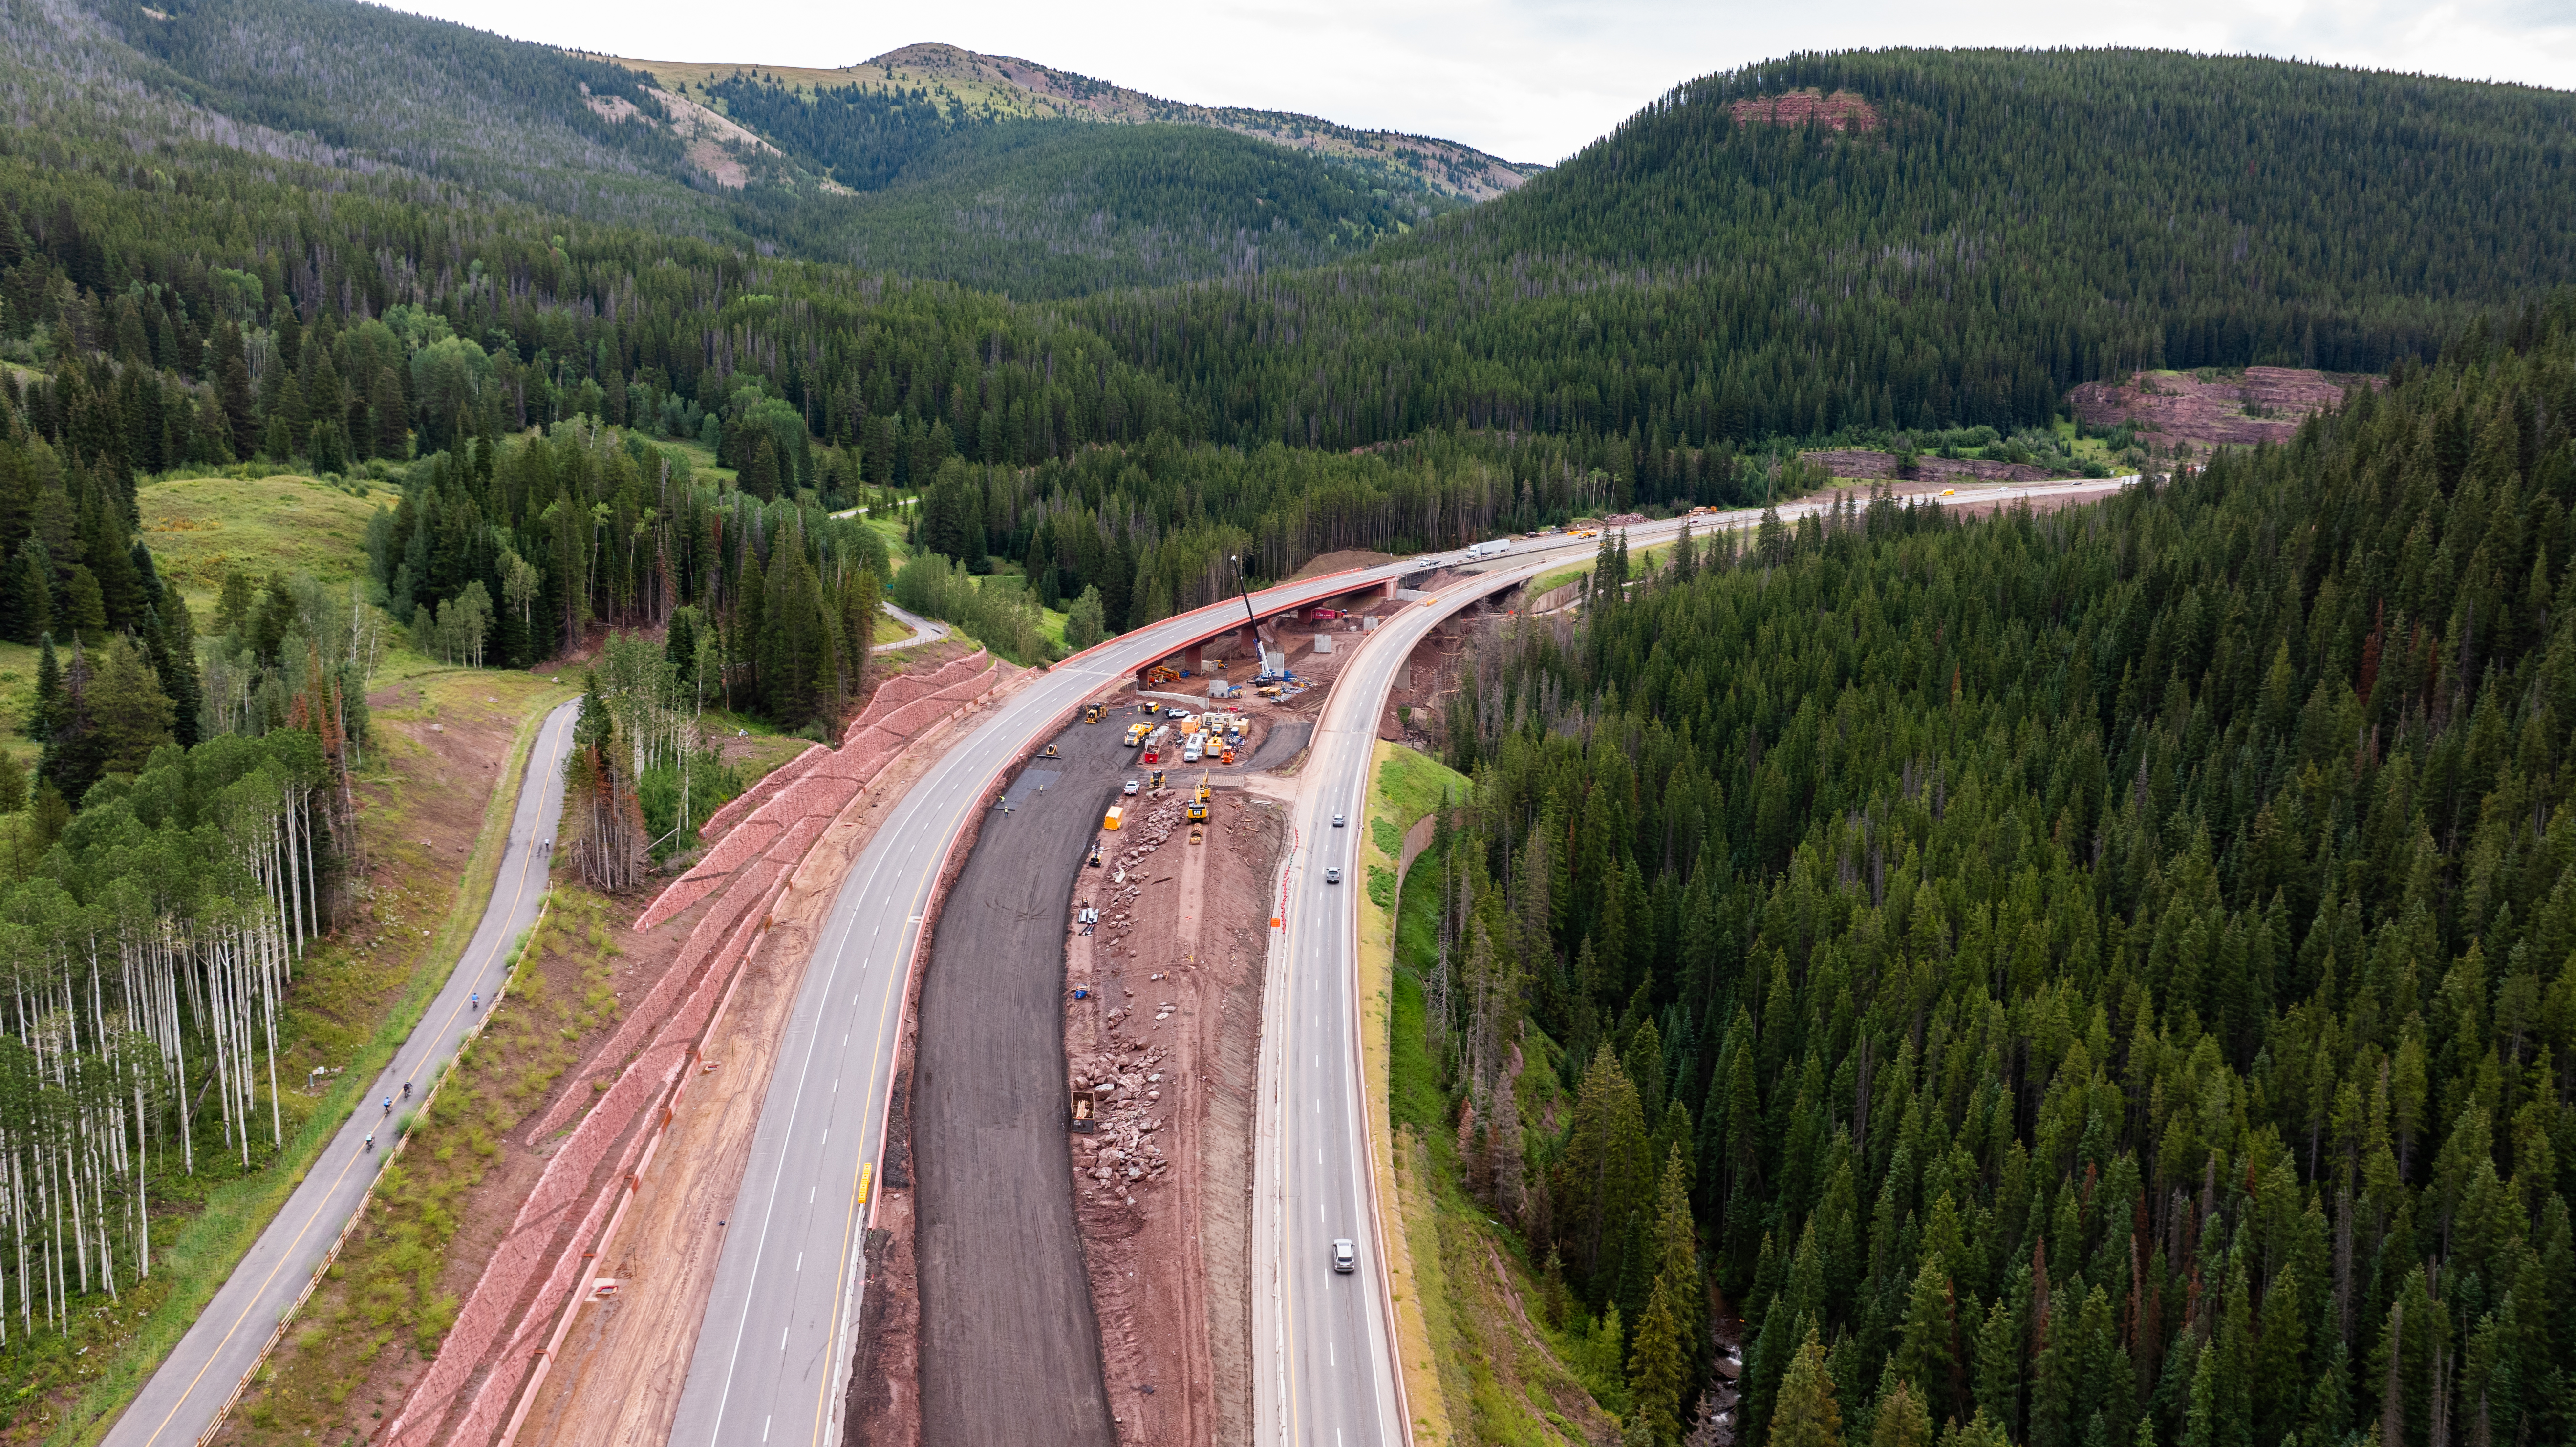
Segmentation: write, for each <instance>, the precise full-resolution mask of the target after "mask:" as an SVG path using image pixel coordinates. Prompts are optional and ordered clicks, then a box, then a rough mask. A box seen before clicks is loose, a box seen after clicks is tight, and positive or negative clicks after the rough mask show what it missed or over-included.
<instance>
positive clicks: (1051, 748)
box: [1046, 744, 1064, 759]
mask: <svg viewBox="0 0 2576 1447" xmlns="http://www.w3.org/2000/svg"><path fill="white" fill-rule="evenodd" d="M1046 757H1048V758H1050V759H1060V758H1063V757H1064V755H1062V754H1059V753H1057V752H1056V751H1055V745H1053V744H1049V745H1047V746H1046Z"/></svg>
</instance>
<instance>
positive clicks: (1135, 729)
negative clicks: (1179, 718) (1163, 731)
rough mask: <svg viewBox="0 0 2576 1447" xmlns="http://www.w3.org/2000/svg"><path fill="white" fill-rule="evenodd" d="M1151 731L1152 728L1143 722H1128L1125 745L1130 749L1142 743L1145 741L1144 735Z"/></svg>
mask: <svg viewBox="0 0 2576 1447" xmlns="http://www.w3.org/2000/svg"><path fill="white" fill-rule="evenodd" d="M1153 731H1154V730H1153V729H1152V728H1151V727H1149V726H1147V725H1145V724H1140V723H1138V724H1129V725H1128V726H1127V747H1129V748H1131V749H1132V748H1134V747H1136V746H1137V745H1138V744H1141V743H1143V742H1144V741H1145V735H1147V734H1150V733H1152V732H1153Z"/></svg>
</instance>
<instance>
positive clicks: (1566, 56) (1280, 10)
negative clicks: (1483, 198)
mask: <svg viewBox="0 0 2576 1447" xmlns="http://www.w3.org/2000/svg"><path fill="white" fill-rule="evenodd" d="M398 8H401V9H406V10H415V11H418V12H420V13H423V14H429V15H437V16H441V17H443V18H446V19H449V20H456V21H461V22H463V23H465V24H468V25H474V26H479V27H481V28H484V29H487V30H497V31H500V32H501V33H503V34H506V35H513V36H517V37H519V38H520V39H523V40H534V41H541V42H544V43H547V44H551V45H563V46H570V47H578V48H582V49H594V50H605V51H611V52H614V53H617V54H622V55H628V56H638V57H645V58H651V59H657V60H709V61H740V62H744V63H754V62H757V63H763V64H774V65H798V66H841V65H849V64H852V63H854V62H856V61H860V60H865V59H866V58H868V57H869V56H872V55H877V54H880V53H882V52H884V51H888V50H892V49H894V48H896V47H897V46H902V45H909V44H911V43H913V42H915V41H923V40H941V41H947V42H948V43H950V44H953V45H962V46H964V47H966V48H967V49H969V50H980V51H984V52H986V53H988V54H998V55H1016V56H1021V57H1024V58H1026V59H1029V60H1035V61H1040V62H1043V63H1045V64H1048V65H1052V66H1056V67H1058V68H1060V69H1064V70H1073V71H1079V72H1081V73H1083V74H1085V75H1091V76H1096V77H1098V78H1100V79H1103V80H1110V81H1115V82H1117V83H1119V84H1121V85H1126V86H1132V87H1134V88H1136V89H1138V90H1143V91H1147V92H1150V93H1152V94H1155V95H1159V96H1163V97H1166V98H1168V99H1172V100H1184V101H1195V102H1199V103H1202V104H1211V105H1244V106H1256V107H1262V108H1266V109H1274V110H1296V111H1304V112H1307V113H1309V114H1312V115H1318V116H1322V117H1324V118H1326V119H1328V120H1333V121H1339V122H1341V123H1342V124H1345V125H1354V126H1366V127H1382V128H1387V129H1393V130H1403V131H1412V132H1416V133H1419V134H1424V135H1432V136H1440V137H1444V138H1446V139H1450V140H1456V141H1464V142H1466V143H1467V144H1469V145H1472V146H1476V147H1479V148H1481V149H1483V150H1485V151H1488V152H1492V153H1495V154H1498V155H1501V156H1504V157H1506V158H1508V159H1512V160H1520V161H1544V162H1553V161H1556V160H1559V159H1562V158H1563V157H1564V156H1566V155H1568V154H1570V153H1572V152H1573V151H1575V150H1577V149H1579V148H1580V147H1581V146H1582V145H1583V144H1584V143H1585V142H1587V141H1590V140H1592V139H1593V138H1594V137H1596V136H1599V135H1600V134H1602V133H1603V132H1604V131H1606V130H1608V129H1609V128H1610V127H1612V126H1613V125H1616V124H1617V123H1618V122H1619V120H1620V119H1621V118H1622V117H1625V116H1627V115H1628V114H1630V113H1631V112H1633V111H1635V110H1636V109H1637V108H1638V107H1639V106H1641V105H1643V104H1644V103H1645V102H1647V101H1649V100H1652V99H1653V98H1654V97H1655V96H1657V95H1659V94H1661V93H1662V92H1663V91H1665V90H1667V89H1669V88H1670V87H1672V86H1673V85H1675V84H1677V83H1679V82H1681V81H1684V80H1688V79H1690V78H1691V77H1693V76H1697V75H1705V74H1707V73H1708V72H1710V71H1713V70H1723V69H1726V68H1728V67H1731V66H1736V65H1741V64H1744V63H1745V62H1748V61H1754V60H1761V59H1764V58H1766V57H1770V56H1775V55H1781V54H1785V53H1787V52H1790V51H1795V50H1840V49H1852V48H1859V47H1868V46H1883V45H2036V46H2045V45H2151V46H2164V47H2173V48H2180V49H2187V50H2200V51H2220V52H2235V53H2243V52H2258V53H2261V54H2265V55H2277V56H2286V57H2296V58H2300V59H2308V60H2321V61H2328V62H2334V63H2338V64H2345V65H2357V66H2366V67H2372V68H2378V69H2390V70H2415V71H2429V72H2432V73H2435V74H2440V75H2451V76H2460V77H2464V78H2467V79H2473V80H2512V81H2521V82H2525V83H2528V84H2533V85H2544V86H2550V87H2554V88H2558V89H2562V90H2564V89H2576V0H2452V3H2426V4H2400V3H2392V0H2158V3H2151V4H2137V5H2107V6H2105V5H2075V6H2070V5H2066V4H2063V3H2058V0H2050V3H2042V0H1966V3H1962V0H1949V3H1942V0H1929V3H1927V0H1843V3H1839V4H1826V3H1816V0H1805V3H1799V0H1785V3H1784V0H1760V3H1745V0H1698V3H1689V0H1592V3H1577V0H1485V3H1475V0H1143V3H1135V4H1125V5H1115V6H1103V5H1081V4H1073V5H1068V4H1065V3H1063V0H1047V3H1039V0H984V3H980V4H970V5H954V6H947V7H941V6H917V5H890V4H883V3H879V4H862V5H856V6H848V7H838V6H835V7H824V6H818V5H814V4H811V3H805V4H798V3H790V0H728V3H726V4H722V5H709V4H707V3H706V0H539V3H536V4H530V3H527V0H401V3H399V4H398Z"/></svg>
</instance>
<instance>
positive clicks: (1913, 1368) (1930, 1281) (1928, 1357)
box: [1891, 1251, 1959, 1416]
mask: <svg viewBox="0 0 2576 1447" xmlns="http://www.w3.org/2000/svg"><path fill="white" fill-rule="evenodd" d="M1952 1310H1953V1308H1952V1305H1951V1297H1950V1279H1949V1277H1947V1276H1945V1275H1943V1274H1942V1271H1941V1263H1940V1261H1939V1260H1938V1259H1937V1258H1935V1257H1934V1256H1933V1255H1932V1253H1930V1252H1928V1251H1927V1252H1925V1253H1924V1256H1923V1264H1922V1267H1921V1268H1920V1269H1919V1270H1917V1271H1916V1272H1915V1273H1914V1286H1913V1288H1912V1290H1911V1291H1910V1292H1909V1293H1908V1295H1907V1297H1906V1303H1905V1316H1904V1320H1903V1322H1902V1324H1901V1325H1899V1326H1898V1328H1897V1340H1896V1352H1895V1355H1894V1357H1893V1358H1892V1359H1891V1360H1892V1364H1893V1366H1894V1368H1895V1371H1896V1374H1897V1375H1898V1376H1900V1377H1903V1378H1904V1379H1905V1380H1907V1381H1909V1382H1919V1383H1922V1384H1923V1386H1922V1387H1921V1389H1920V1390H1921V1391H1922V1393H1923V1398H1924V1402H1925V1404H1926V1405H1927V1406H1928V1407H1929V1408H1930V1409H1931V1410H1933V1411H1935V1412H1937V1413H1939V1414H1941V1415H1943V1416H1949V1415H1951V1414H1953V1413H1955V1412H1956V1411H1957V1410H1958V1405H1957V1398H1956V1396H1955V1395H1954V1394H1953V1388H1952V1384H1953V1383H1954V1382H1955V1381H1956V1380H1957V1377H1958V1375H1959V1360H1958V1350H1957V1347H1956V1345H1955V1344H1956V1342H1957V1340H1958V1324H1957V1322H1956V1321H1955V1320H1954V1319H1953V1316H1952Z"/></svg>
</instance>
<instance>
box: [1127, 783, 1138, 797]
mask: <svg viewBox="0 0 2576 1447" xmlns="http://www.w3.org/2000/svg"><path fill="white" fill-rule="evenodd" d="M1136 788H1137V785H1136V781H1135V780H1133V779H1129V780H1128V781H1127V788H1126V791H1125V792H1126V794H1127V797H1129V798H1131V799H1132V798H1134V797H1136Z"/></svg>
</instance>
